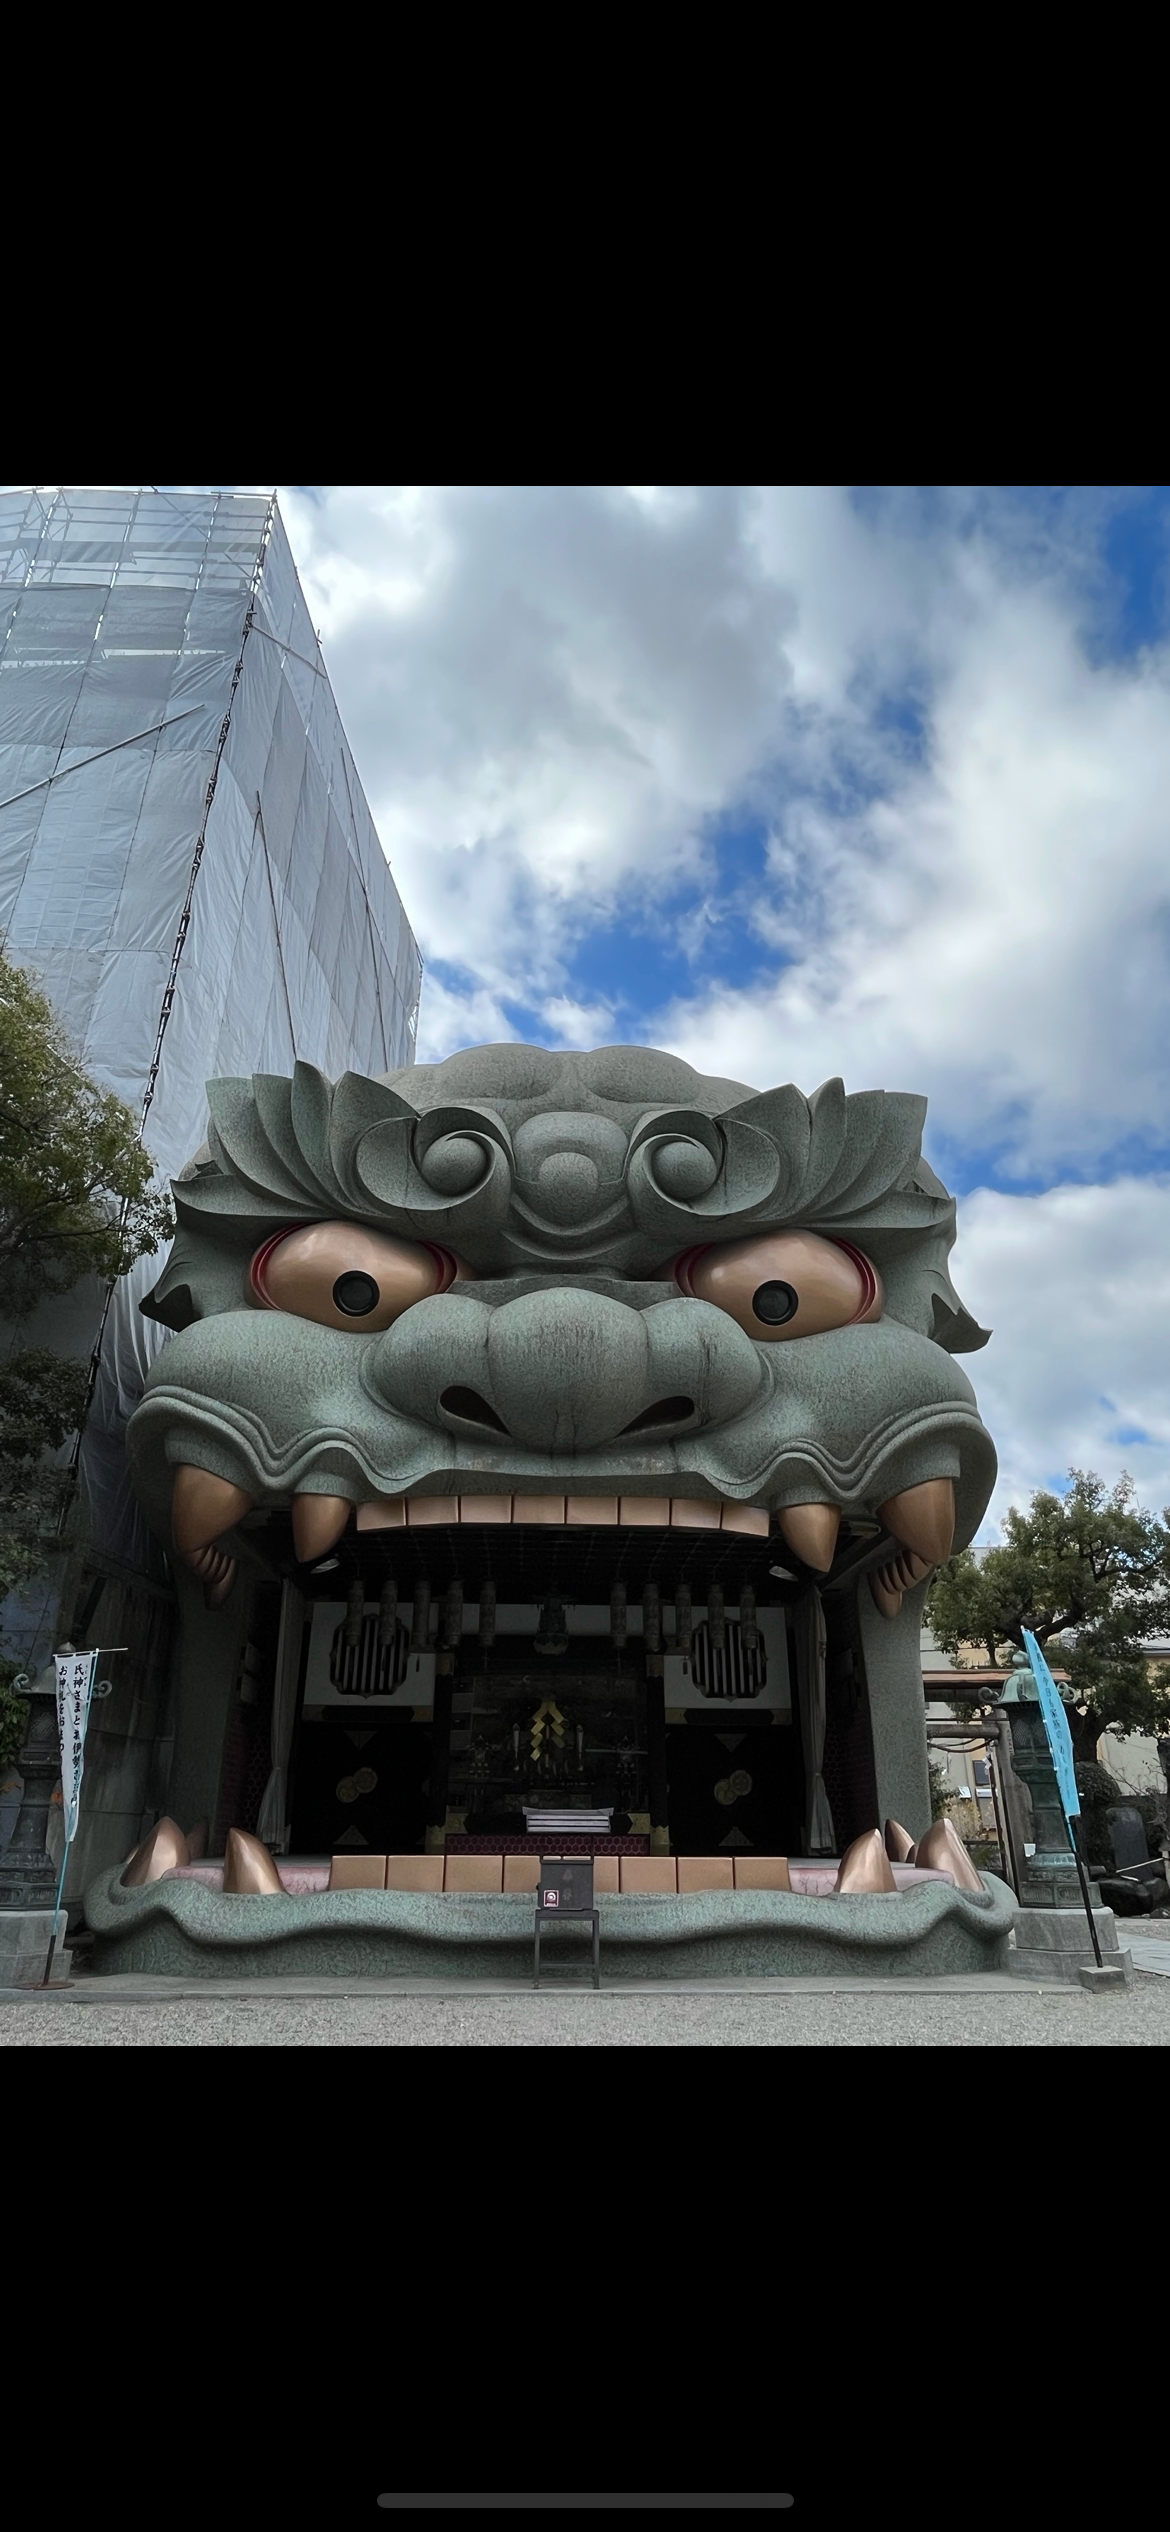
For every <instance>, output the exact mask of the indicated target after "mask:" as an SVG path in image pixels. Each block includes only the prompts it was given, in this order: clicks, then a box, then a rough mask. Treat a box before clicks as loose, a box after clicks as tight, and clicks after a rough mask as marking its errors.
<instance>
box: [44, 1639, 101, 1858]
mask: <svg viewBox="0 0 1170 2532" xmlns="http://www.w3.org/2000/svg"><path fill="white" fill-rule="evenodd" d="M54 1660H55V1663H56V1669H57V1729H58V1731H59V1733H60V1736H61V1808H62V1813H63V1817H64V1824H65V1843H66V1845H67V1846H68V1845H70V1844H71V1843H72V1840H73V1836H74V1833H75V1831H76V1828H77V1813H78V1806H79V1804H80V1801H81V1772H82V1768H83V1766H84V1764H85V1727H86V1724H87V1723H88V1721H89V1701H90V1698H91V1696H92V1695H93V1682H94V1673H95V1671H96V1670H97V1666H98V1657H97V1654H96V1652H94V1653H57V1654H55V1655H54Z"/></svg>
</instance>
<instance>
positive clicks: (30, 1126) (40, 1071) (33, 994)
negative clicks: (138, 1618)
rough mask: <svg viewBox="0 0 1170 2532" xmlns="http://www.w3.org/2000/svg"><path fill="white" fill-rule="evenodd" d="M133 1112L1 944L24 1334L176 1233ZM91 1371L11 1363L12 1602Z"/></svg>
mask: <svg viewBox="0 0 1170 2532" xmlns="http://www.w3.org/2000/svg"><path fill="white" fill-rule="evenodd" d="M153 1176H154V1164H153V1162H152V1160H151V1158H150V1154H149V1153H148V1152H146V1151H144V1149H143V1146H142V1143H141V1141H140V1139H139V1133H138V1127H137V1125H136V1123H135V1120H134V1118H133V1116H132V1115H131V1113H130V1110H129V1108H127V1107H125V1106H124V1105H123V1102H122V1101H121V1100H120V1099H116V1098H115V1097H114V1095H113V1093H112V1092H111V1091H108V1090H102V1089H101V1088H99V1086H98V1084H97V1083H96V1082H93V1081H91V1080H90V1079H89V1078H88V1076H87V1074H86V1073H85V1072H84V1071H83V1070H82V1068H81V1066H80V1064H79V1063H78V1061H77V1058H76V1056H75V1055H74V1053H73V1050H72V1048H71V1047H70V1045H69V1041H68V1038H67V1037H66V1035H65V1032H64V1030H63V1029H62V1027H61V1024H60V1022H59V1020H58V1019H57V1016H56V1014H55V1012H54V1010H53V1008H52V1005H51V1003H50V1002H49V1001H48V1000H47V998H46V996H45V995H44V994H43V993H42V992H41V991H40V989H39V987H38V986H37V985H36V983H35V982H34V981H33V979H32V978H31V977H29V976H27V975H25V973H24V972H23V970H22V969H21V968H19V967H16V966H14V965H13V964H12V962H11V961H10V960H9V959H8V957H7V956H6V955H5V952H4V948H3V945H2V944H0V1317H2V1318H3V1319H5V1320H7V1322H8V1325H9V1329H10V1331H11V1330H12V1329H14V1328H15V1329H16V1330H17V1331H18V1330H19V1326H20V1322H21V1321H22V1319H25V1318H27V1316H28V1314H29V1312H30V1311H31V1310H32V1309H33V1308H34V1307H35V1305H36V1304H37V1303H38V1302H39V1301H41V1300H43V1299H44V1298H45V1297H46V1296H53V1295H57V1294H60V1293H64V1292H67V1291H68V1290H69V1289H70V1286H71V1285H73V1284H76V1283H77V1282H78V1281H79V1280H80V1278H81V1277H82V1276H83V1275H96V1276H99V1277H100V1278H101V1280H102V1281H103V1282H110V1281H112V1280H113V1278H114V1277H115V1276H117V1275H122V1274H125V1273H126V1271H127V1269H128V1268H129V1267H130V1266H132V1265H133V1263H134V1261H135V1259H136V1258H138V1257H142V1256H146V1255H148V1254H149V1253H151V1252H152V1251H153V1250H155V1249H157V1248H158V1247H159V1245H160V1243H161V1242H162V1241H163V1240H164V1239H167V1238H168V1237H169V1236H170V1233H171V1230H172V1228H173V1221H172V1215H171V1209H170V1204H169V1201H168V1199H167V1198H166V1196H164V1195H161V1194H160V1193H159V1192H158V1190H157V1189H156V1188H155V1187H154V1185H153V1183H152V1181H153ZM87 1388H88V1367H87V1366H86V1365H85V1364H83V1363H77V1362H67V1361H65V1360H63V1359H62V1357H61V1356H60V1355H58V1354H55V1353H53V1352H51V1351H50V1350H49V1349H48V1348H47V1347H44V1346H35V1347H27V1348H25V1349H24V1350H23V1351H20V1350H15V1351H11V1352H9V1353H8V1355H7V1357H6V1358H5V1359H4V1361H3V1363H2V1364H0V1599H3V1598H4V1597H5V1596H6V1595H7V1593H8V1592H10V1591H13V1590H16V1589H18V1588H19V1587H20V1585H21V1584H23V1583H25V1582H27V1581H29V1580H30V1579H31V1577H32V1575H33V1574H35V1573H36V1572H37V1571H38V1570H39V1569H40V1567H41V1566H42V1565H43V1563H44V1561H45V1556H46V1551H47V1548H48V1546H49V1543H50V1541H51V1539H52V1537H53V1534H54V1532H55V1530H56V1527H57V1523H58V1519H59V1516H60V1511H61V1506H62V1501H63V1493H64V1489H65V1486H66V1484H67V1477H66V1474H65V1472H64V1471H63V1470H62V1468H61V1467H60V1465H58V1464H55V1463H54V1461H53V1459H52V1456H51V1455H52V1453H54V1452H59V1451H60V1450H61V1448H62V1445H63V1444H64V1443H65V1442H67V1441H68V1439H69V1436H70V1434H72V1433H74V1432H76V1431H77V1429H78V1426H79V1424H80V1422H81V1419H82V1417H83V1416H84V1413H85V1406H86V1396H87Z"/></svg>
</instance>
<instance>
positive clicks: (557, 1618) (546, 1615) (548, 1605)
mask: <svg viewBox="0 0 1170 2532" xmlns="http://www.w3.org/2000/svg"><path fill="white" fill-rule="evenodd" d="M534 1649H535V1651H536V1652H538V1653H553V1654H555V1653H567V1652H568V1649H569V1630H568V1627H567V1626H566V1624H565V1612H564V1606H563V1604H562V1602H561V1601H559V1600H546V1601H545V1604H544V1607H543V1608H542V1610H541V1612H540V1616H539V1618H538V1619H537V1622H536V1643H535V1647H534Z"/></svg>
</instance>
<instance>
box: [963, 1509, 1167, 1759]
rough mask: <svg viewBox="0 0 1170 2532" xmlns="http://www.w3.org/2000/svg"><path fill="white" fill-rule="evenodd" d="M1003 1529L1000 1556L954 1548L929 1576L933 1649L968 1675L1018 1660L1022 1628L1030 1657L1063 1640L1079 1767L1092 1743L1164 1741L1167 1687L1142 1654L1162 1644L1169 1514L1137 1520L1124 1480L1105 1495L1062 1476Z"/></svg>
mask: <svg viewBox="0 0 1170 2532" xmlns="http://www.w3.org/2000/svg"><path fill="white" fill-rule="evenodd" d="M1003 1527H1004V1540H1003V1544H1002V1546H1000V1547H993V1548H989V1549H988V1550H987V1552H986V1554H984V1555H982V1556H980V1557H976V1556H974V1555H972V1553H971V1550H970V1549H969V1548H965V1549H964V1550H963V1552H962V1554H961V1555H958V1556H953V1557H952V1558H951V1560H950V1563H949V1564H947V1565H944V1566H943V1567H942V1569H941V1571H940V1572H939V1573H938V1574H937V1575H936V1577H935V1580H934V1582H933V1583H932V1585H931V1589H930V1592H929V1595H928V1598H927V1610H926V1616H927V1624H928V1626H929V1627H930V1630H931V1633H932V1635H933V1636H934V1640H935V1642H936V1644H938V1645H940V1646H941V1648H942V1650H943V1651H944V1652H946V1653H949V1654H950V1655H951V1656H952V1659H954V1660H955V1661H957V1662H958V1663H959V1664H960V1665H962V1664H964V1662H965V1663H966V1664H967V1666H968V1667H978V1665H979V1664H980V1663H981V1662H982V1661H983V1660H986V1661H987V1662H988V1663H989V1664H992V1665H998V1664H999V1663H1002V1662H1006V1661H1007V1660H1009V1659H1010V1656H1011V1652H1012V1650H1013V1648H1017V1647H1018V1648H1019V1649H1020V1650H1021V1651H1022V1650H1023V1647H1024V1629H1025V1627H1027V1628H1029V1629H1030V1631H1031V1633H1032V1634H1033V1635H1034V1636H1035V1637H1036V1640H1037V1642H1038V1643H1039V1644H1040V1645H1041V1646H1044V1645H1047V1644H1050V1643H1051V1642H1052V1639H1053V1637H1055V1636H1063V1637H1064V1638H1065V1641H1064V1642H1063V1643H1062V1644H1060V1645H1059V1646H1058V1647H1056V1651H1055V1661H1054V1667H1056V1668H1058V1669H1061V1670H1066V1671H1067V1672H1068V1673H1069V1679H1070V1686H1069V1688H1068V1689H1067V1690H1066V1691H1065V1697H1066V1703H1067V1706H1068V1719H1069V1724H1070V1726H1071V1729H1072V1737H1073V1747H1074V1752H1075V1755H1076V1758H1077V1760H1078V1762H1081V1763H1091V1762H1092V1761H1093V1760H1094V1759H1095V1757H1096V1751H1097V1742H1098V1740H1099V1739H1100V1736H1101V1734H1102V1732H1115V1733H1117V1734H1119V1735H1120V1736H1122V1737H1124V1736H1125V1735H1126V1734H1127V1733H1130V1732H1150V1733H1165V1732H1170V1677H1168V1676H1167V1675H1166V1671H1165V1669H1164V1668H1163V1666H1162V1665H1161V1664H1159V1665H1156V1666H1155V1665H1153V1664H1151V1662H1150V1660H1149V1658H1148V1656H1147V1654H1146V1653H1145V1652H1144V1651H1143V1645H1144V1644H1145V1643H1147V1642H1148V1641H1149V1639H1150V1637H1151V1636H1157V1635H1165V1634H1167V1633H1168V1632H1170V1513H1166V1514H1164V1515H1163V1517H1162V1518H1161V1519H1160V1520H1159V1518H1158V1517H1157V1515H1156V1514H1155V1513H1152V1512H1143V1510H1142V1509H1141V1506H1140V1505H1139V1503H1138V1501H1137V1496H1136V1492H1135V1489H1134V1486H1133V1482H1132V1480H1131V1479H1130V1478H1129V1477H1124V1476H1123V1477H1122V1478H1121V1479H1120V1480H1119V1482H1118V1484H1117V1485H1115V1486H1114V1487H1113V1488H1112V1490H1109V1489H1108V1488H1106V1486H1105V1485H1104V1484H1103V1483H1102V1481H1101V1479H1100V1478H1099V1477H1095V1476H1092V1475H1090V1474H1088V1473H1086V1471H1085V1470H1084V1469H1081V1468H1073V1469H1070V1470H1069V1486H1068V1492H1067V1493H1066V1494H1064V1495H1055V1494H1050V1493H1048V1492H1047V1491H1046V1490H1044V1489H1041V1490H1040V1491H1039V1492H1037V1493H1036V1494H1034V1495H1033V1497H1032V1501H1031V1505H1030V1508H1029V1510H1028V1511H1027V1512H1017V1511H1015V1510H1012V1511H1010V1512H1008V1513H1007V1514H1006V1515H1005V1518H1004V1524H1003ZM972 1645H974V1646H977V1647H978V1648H979V1650H978V1653H977V1654H976V1655H975V1656H974V1658H973V1659H972V1656H971V1655H970V1653H969V1652H968V1651H967V1650H966V1648H968V1647H970V1646H972Z"/></svg>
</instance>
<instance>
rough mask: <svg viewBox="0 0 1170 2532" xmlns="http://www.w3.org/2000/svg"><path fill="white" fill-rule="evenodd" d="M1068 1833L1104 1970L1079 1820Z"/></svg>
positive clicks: (1097, 1956)
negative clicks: (1082, 1851) (1082, 1849)
mask: <svg viewBox="0 0 1170 2532" xmlns="http://www.w3.org/2000/svg"><path fill="white" fill-rule="evenodd" d="M1068 1833H1069V1836H1070V1838H1071V1839H1072V1850H1073V1854H1074V1855H1075V1856H1076V1859H1077V1872H1078V1874H1079V1876H1080V1884H1081V1897H1082V1899H1083V1900H1084V1903H1085V1915H1086V1916H1087V1918H1088V1920H1089V1932H1090V1934H1091V1936H1092V1938H1093V1954H1094V1958H1095V1959H1096V1963H1097V1967H1098V1969H1103V1968H1104V1966H1105V1964H1104V1962H1103V1960H1102V1958H1101V1946H1100V1944H1099V1942H1098V1940H1097V1923H1096V1919H1095V1917H1094V1915H1093V1902H1092V1899H1091V1897H1090V1895H1089V1880H1088V1875H1087V1873H1086V1871H1085V1859H1084V1856H1083V1855H1082V1853H1081V1824H1080V1821H1079V1819H1076V1820H1070V1821H1069V1824H1068Z"/></svg>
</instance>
